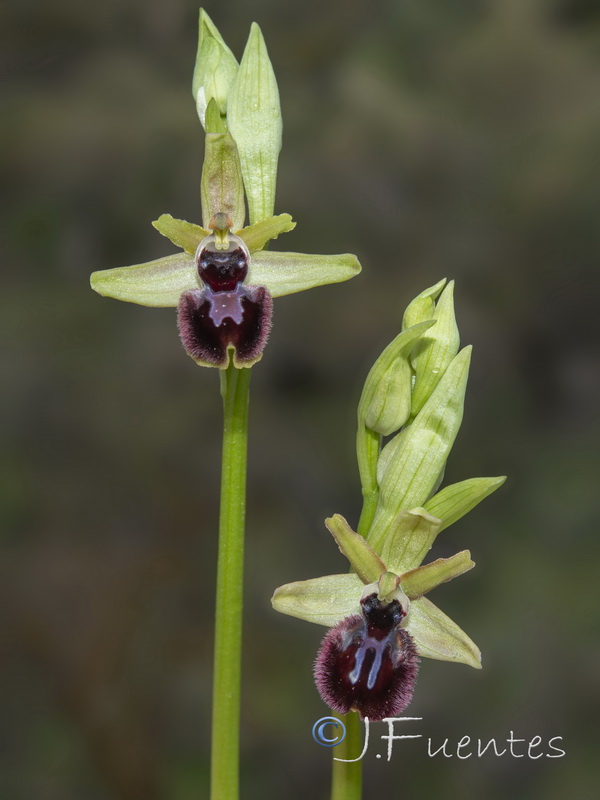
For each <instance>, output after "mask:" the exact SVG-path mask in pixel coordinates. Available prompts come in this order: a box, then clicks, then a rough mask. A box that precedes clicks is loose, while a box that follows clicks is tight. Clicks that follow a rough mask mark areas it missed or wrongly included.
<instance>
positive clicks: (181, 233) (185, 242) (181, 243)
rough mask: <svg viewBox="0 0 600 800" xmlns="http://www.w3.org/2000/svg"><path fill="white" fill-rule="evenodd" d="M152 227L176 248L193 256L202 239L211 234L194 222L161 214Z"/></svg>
mask: <svg viewBox="0 0 600 800" xmlns="http://www.w3.org/2000/svg"><path fill="white" fill-rule="evenodd" d="M152 225H153V226H154V227H155V228H156V230H157V231H158V232H159V233H162V235H163V236H166V237H167V239H169V240H170V241H171V242H173V244H174V245H175V246H176V247H181V248H182V249H183V250H185V252H186V253H189V254H190V255H192V256H193V255H194V253H195V252H196V249H197V248H198V245H199V244H200V242H201V241H202V239H204V237H205V236H208V234H209V233H210V231H207V230H206V229H205V228H201V227H200V225H194V223H193V222H186V221H185V220H184V219H175V217H172V216H171V215H170V214H161V215H160V217H159V218H158V219H155V220H154V222H153V223H152Z"/></svg>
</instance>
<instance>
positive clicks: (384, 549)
mask: <svg viewBox="0 0 600 800" xmlns="http://www.w3.org/2000/svg"><path fill="white" fill-rule="evenodd" d="M441 524H442V521H441V520H440V519H437V517H432V516H431V514H428V513H427V512H426V511H425V509H424V508H413V509H411V510H410V511H401V512H400V513H399V514H398V516H397V517H396V519H395V520H394V522H393V523H392V525H391V526H390V528H389V529H388V531H387V534H386V537H385V539H384V541H383V544H382V546H381V548H379V547H377V548H376V549H378V550H379V549H380V550H381V558H382V559H383V561H384V562H385V563H386V564H387V565H388V569H390V570H391V571H392V572H395V573H397V574H398V575H401V574H402V573H403V572H408V571H409V570H411V569H414V568H415V567H418V566H419V564H420V563H421V562H422V561H423V559H424V558H425V556H426V555H427V553H428V552H429V550H430V549H431V545H432V544H433V542H434V541H435V537H436V536H437V535H438V531H439V530H440V526H441Z"/></svg>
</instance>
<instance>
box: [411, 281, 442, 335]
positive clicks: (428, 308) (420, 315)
mask: <svg viewBox="0 0 600 800" xmlns="http://www.w3.org/2000/svg"><path fill="white" fill-rule="evenodd" d="M445 285H446V278H442V280H441V281H438V282H437V283H436V284H435V285H434V286H430V287H429V288H428V289H424V290H423V291H422V292H421V293H420V294H418V295H417V296H416V297H415V299H414V300H411V302H410V303H409V304H408V306H407V307H406V311H405V312H404V317H403V318H402V330H403V331H405V330H406V329H407V328H412V326H413V325H418V323H419V322H424V321H425V320H427V319H433V315H434V311H435V299H436V298H437V296H438V295H439V294H440V292H441V291H442V289H443V288H444V286H445Z"/></svg>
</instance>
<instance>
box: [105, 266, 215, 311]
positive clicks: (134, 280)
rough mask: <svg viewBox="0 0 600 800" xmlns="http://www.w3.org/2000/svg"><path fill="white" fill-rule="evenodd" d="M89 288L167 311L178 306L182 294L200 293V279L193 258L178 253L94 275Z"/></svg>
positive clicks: (108, 295)
mask: <svg viewBox="0 0 600 800" xmlns="http://www.w3.org/2000/svg"><path fill="white" fill-rule="evenodd" d="M90 284H91V287H92V289H93V290H94V291H96V292H98V294H101V295H103V297H112V298H114V299H115V300H125V301H126V302H128V303H137V304H138V305H140V306H155V307H160V308H167V307H173V306H177V304H178V303H179V298H180V297H181V295H182V294H183V292H187V291H188V290H189V289H198V288H199V287H200V279H199V278H198V272H197V270H196V265H195V264H194V259H193V258H192V256H190V255H188V254H187V253H176V254H175V255H172V256H165V258H157V259H156V261H148V262H146V263H145V264H136V265H135V266H132V267H115V268H114V269H103V270H100V271H99V272H93V273H92V275H91V277H90Z"/></svg>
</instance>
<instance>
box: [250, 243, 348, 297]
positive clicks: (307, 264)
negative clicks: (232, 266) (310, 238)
mask: <svg viewBox="0 0 600 800" xmlns="http://www.w3.org/2000/svg"><path fill="white" fill-rule="evenodd" d="M359 272H360V264H359V262H358V259H357V258H356V256H353V255H351V254H350V253H343V254H341V255H333V256H321V255H313V254H310V255H307V254H305V253H278V252H275V251H270V250H259V251H258V252H256V253H254V254H253V255H252V258H251V259H250V270H249V272H248V279H247V281H246V282H247V283H248V284H252V285H253V286H266V287H267V289H268V290H269V291H270V292H271V295H272V296H273V297H281V296H283V295H286V294H293V293H294V292H303V291H304V290H305V289H312V288H314V287H315V286H325V285H326V284H329V283H340V282H341V281H347V280H349V279H350V278H353V277H354V276H355V275H358V273H359Z"/></svg>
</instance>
